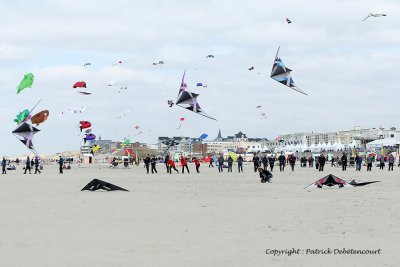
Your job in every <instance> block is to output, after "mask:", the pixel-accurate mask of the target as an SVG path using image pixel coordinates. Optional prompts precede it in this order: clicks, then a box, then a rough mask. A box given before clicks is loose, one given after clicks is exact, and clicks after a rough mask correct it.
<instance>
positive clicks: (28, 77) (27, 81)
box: [17, 73, 35, 94]
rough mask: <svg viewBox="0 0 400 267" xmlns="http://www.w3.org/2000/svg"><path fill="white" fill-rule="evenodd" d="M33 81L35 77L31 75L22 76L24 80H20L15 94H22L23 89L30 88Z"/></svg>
mask: <svg viewBox="0 0 400 267" xmlns="http://www.w3.org/2000/svg"><path fill="white" fill-rule="evenodd" d="M34 80H35V76H34V75H33V73H27V74H25V75H24V78H23V79H22V81H21V82H20V84H19V85H18V87H17V89H18V90H17V94H19V93H20V92H22V91H23V90H24V89H25V88H28V87H29V88H31V87H32V84H33V81H34Z"/></svg>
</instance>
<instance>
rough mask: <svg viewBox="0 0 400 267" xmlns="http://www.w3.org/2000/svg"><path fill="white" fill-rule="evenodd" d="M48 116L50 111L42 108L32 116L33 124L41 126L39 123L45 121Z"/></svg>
mask: <svg viewBox="0 0 400 267" xmlns="http://www.w3.org/2000/svg"><path fill="white" fill-rule="evenodd" d="M48 117H49V111H48V110H42V111H40V112H39V113H37V114H35V115H34V116H32V118H31V122H32V124H36V126H39V124H41V123H43V122H45V121H46V120H47V118H48Z"/></svg>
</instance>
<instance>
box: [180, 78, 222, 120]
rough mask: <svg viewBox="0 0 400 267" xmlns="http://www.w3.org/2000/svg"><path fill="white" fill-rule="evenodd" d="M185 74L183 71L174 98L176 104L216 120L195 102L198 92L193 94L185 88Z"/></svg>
mask: <svg viewBox="0 0 400 267" xmlns="http://www.w3.org/2000/svg"><path fill="white" fill-rule="evenodd" d="M185 74H186V71H185V72H184V73H183V77H182V81H181V87H180V88H179V94H178V99H177V100H176V105H177V106H180V107H182V108H185V109H187V110H190V111H192V112H195V113H197V114H199V115H202V116H204V117H207V118H209V119H212V120H216V119H214V118H213V117H210V116H209V115H208V114H207V113H205V112H204V111H203V109H202V108H201V107H200V105H199V103H198V102H197V97H198V96H199V94H195V93H192V92H189V91H187V90H186V88H187V84H186V82H185Z"/></svg>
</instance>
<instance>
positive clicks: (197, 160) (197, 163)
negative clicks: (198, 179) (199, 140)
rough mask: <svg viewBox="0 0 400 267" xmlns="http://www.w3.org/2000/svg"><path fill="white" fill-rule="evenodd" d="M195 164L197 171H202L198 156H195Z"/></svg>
mask: <svg viewBox="0 0 400 267" xmlns="http://www.w3.org/2000/svg"><path fill="white" fill-rule="evenodd" d="M193 161H194V166H196V172H197V173H200V170H199V169H200V160H199V159H198V158H194V160H193Z"/></svg>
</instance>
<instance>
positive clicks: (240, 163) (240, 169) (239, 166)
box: [237, 155, 243, 172]
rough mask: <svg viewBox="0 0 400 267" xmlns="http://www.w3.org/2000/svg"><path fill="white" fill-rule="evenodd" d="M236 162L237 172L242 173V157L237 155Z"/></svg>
mask: <svg viewBox="0 0 400 267" xmlns="http://www.w3.org/2000/svg"><path fill="white" fill-rule="evenodd" d="M237 162H238V171H239V172H240V171H241V172H243V157H242V155H239V157H238V159H237Z"/></svg>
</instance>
